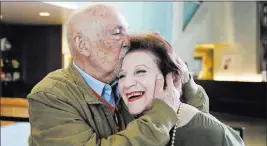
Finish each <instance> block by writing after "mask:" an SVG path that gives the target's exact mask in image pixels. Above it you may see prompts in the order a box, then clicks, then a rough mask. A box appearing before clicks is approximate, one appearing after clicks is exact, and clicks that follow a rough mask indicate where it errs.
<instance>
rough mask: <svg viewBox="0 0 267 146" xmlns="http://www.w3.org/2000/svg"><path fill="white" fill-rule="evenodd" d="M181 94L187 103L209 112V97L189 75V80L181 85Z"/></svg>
mask: <svg viewBox="0 0 267 146" xmlns="http://www.w3.org/2000/svg"><path fill="white" fill-rule="evenodd" d="M183 96H184V98H185V99H186V102H187V104H189V105H192V106H194V107H196V108H197V109H199V110H200V111H202V112H205V113H209V97H208V95H207V94H206V92H205V90H204V88H203V87H201V86H200V85H197V84H196V83H195V82H194V80H193V78H192V77H191V75H190V80H189V81H188V82H187V83H185V84H184V85H183Z"/></svg>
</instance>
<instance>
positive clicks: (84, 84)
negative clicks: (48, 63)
mask: <svg viewBox="0 0 267 146" xmlns="http://www.w3.org/2000/svg"><path fill="white" fill-rule="evenodd" d="M67 39H68V44H69V49H70V52H71V56H72V62H71V63H70V64H69V67H68V68H66V69H60V70H57V71H54V72H51V73H49V74H48V75H47V76H46V77H45V78H44V79H43V80H42V81H40V82H39V83H38V84H37V85H36V86H35V87H34V88H33V89H32V91H31V93H30V94H29V95H28V97H27V99H28V101H29V115H30V124H31V135H30V137H29V145H30V146H96V145H98V146H165V145H170V146H174V145H175V146H244V142H243V140H242V139H241V138H240V137H239V135H238V134H237V133H236V132H235V131H234V130H233V129H232V128H230V127H229V126H227V125H225V124H223V123H222V122H220V121H218V120H217V119H216V118H215V117H214V116H212V115H211V114H210V113H209V100H208V96H207V94H206V93H205V91H204V89H203V88H202V87H201V86H199V85H197V84H196V83H195V82H194V80H193V78H192V77H191V75H190V74H189V71H188V69H187V67H186V65H185V64H184V63H183V62H182V61H181V60H180V59H179V57H178V56H177V55H176V54H175V53H174V49H173V48H172V46H171V45H170V44H169V43H168V42H167V41H166V40H164V39H163V38H162V37H161V36H160V35H159V34H157V33H147V34H137V35H129V34H128V33H127V22H126V20H125V19H124V17H123V15H122V14H121V13H119V12H118V11H117V10H116V9H114V8H113V7H110V6H107V5H103V4H97V5H92V6H89V7H87V8H84V9H82V10H79V11H77V12H75V13H74V14H73V15H72V16H71V17H70V18H69V20H68V24H67Z"/></svg>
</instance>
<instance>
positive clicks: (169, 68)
mask: <svg viewBox="0 0 267 146" xmlns="http://www.w3.org/2000/svg"><path fill="white" fill-rule="evenodd" d="M134 51H149V52H151V53H152V54H153V55H154V56H155V57H156V58H157V66H158V68H159V69H160V71H161V73H162V74H163V76H164V79H166V75H167V74H168V73H170V72H173V73H174V75H175V77H177V78H179V79H180V78H181V74H182V72H181V69H180V68H179V66H178V65H177V64H175V63H174V61H173V60H172V58H171V56H170V55H171V54H172V53H173V49H172V47H171V45H170V44H169V43H168V42H167V41H166V40H164V39H163V38H162V37H161V36H159V35H157V34H143V35H136V36H134V37H132V38H131V47H130V49H129V50H128V52H127V53H130V52H134ZM165 87H166V82H165V83H164V88H165Z"/></svg>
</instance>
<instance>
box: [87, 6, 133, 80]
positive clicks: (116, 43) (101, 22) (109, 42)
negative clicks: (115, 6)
mask: <svg viewBox="0 0 267 146" xmlns="http://www.w3.org/2000/svg"><path fill="white" fill-rule="evenodd" d="M98 17H99V16H98ZM93 25H94V26H95V28H94V29H93V30H91V31H90V32H88V33H90V34H88V35H91V36H93V37H92V39H90V40H89V43H90V44H91V45H90V46H91V47H92V48H90V49H92V52H91V55H90V57H92V59H91V60H93V61H94V62H95V67H98V68H101V70H103V71H105V72H106V73H107V74H111V76H113V77H112V78H115V75H116V73H115V72H114V69H115V67H116V66H117V64H118V62H119V58H120V57H123V56H124V55H123V54H125V52H126V50H128V48H129V45H130V42H129V36H128V32H127V27H128V26H127V25H128V24H127V22H126V20H125V19H124V17H123V16H122V15H121V14H120V13H118V12H116V11H115V12H113V13H110V14H107V15H105V16H104V15H103V16H100V18H97V19H95V22H94V24H93ZM113 72H114V73H113Z"/></svg>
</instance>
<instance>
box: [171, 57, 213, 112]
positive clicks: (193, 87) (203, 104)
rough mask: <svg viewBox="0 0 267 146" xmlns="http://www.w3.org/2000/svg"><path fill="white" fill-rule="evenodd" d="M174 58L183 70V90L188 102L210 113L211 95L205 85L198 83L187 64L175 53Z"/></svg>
mask: <svg viewBox="0 0 267 146" xmlns="http://www.w3.org/2000/svg"><path fill="white" fill-rule="evenodd" d="M173 57H174V60H175V61H176V63H177V65H178V66H179V68H180V69H181V71H182V92H183V95H182V96H183V98H185V100H186V103H187V104H190V105H192V106H194V107H196V108H197V109H199V110H201V111H203V112H206V113H209V97H208V95H207V94H206V92H205V90H204V89H203V87H201V86H200V85H197V84H196V83H195V81H194V80H193V78H192V76H191V74H190V73H189V70H188V67H187V65H186V64H185V63H184V62H183V61H182V60H181V59H180V58H179V57H178V56H177V55H175V54H174V56H173Z"/></svg>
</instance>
